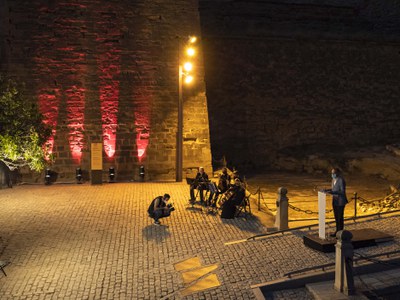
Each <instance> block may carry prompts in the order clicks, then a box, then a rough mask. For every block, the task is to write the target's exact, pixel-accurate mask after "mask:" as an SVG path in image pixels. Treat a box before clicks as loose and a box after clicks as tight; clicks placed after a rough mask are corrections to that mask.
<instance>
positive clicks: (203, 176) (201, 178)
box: [190, 167, 208, 204]
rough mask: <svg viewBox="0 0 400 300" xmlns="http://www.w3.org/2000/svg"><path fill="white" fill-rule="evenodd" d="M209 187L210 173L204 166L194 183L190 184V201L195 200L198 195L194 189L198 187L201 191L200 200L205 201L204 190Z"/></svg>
mask: <svg viewBox="0 0 400 300" xmlns="http://www.w3.org/2000/svg"><path fill="white" fill-rule="evenodd" d="M207 187H208V175H207V173H206V172H204V168H203V167H200V168H199V172H198V173H197V175H196V178H195V179H194V181H193V183H192V184H191V185H190V202H192V203H193V202H195V201H196V197H195V196H194V190H195V189H198V190H199V193H200V202H201V204H203V203H204V193H203V191H204V190H206V189H207Z"/></svg>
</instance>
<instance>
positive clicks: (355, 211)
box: [354, 192, 357, 220]
mask: <svg viewBox="0 0 400 300" xmlns="http://www.w3.org/2000/svg"><path fill="white" fill-rule="evenodd" d="M356 218H357V192H355V193H354V220H355V219H356Z"/></svg>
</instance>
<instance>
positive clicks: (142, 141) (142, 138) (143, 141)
mask: <svg viewBox="0 0 400 300" xmlns="http://www.w3.org/2000/svg"><path fill="white" fill-rule="evenodd" d="M148 145H149V134H148V131H146V132H145V133H142V132H139V133H138V134H137V135H136V147H137V152H138V159H139V162H141V161H142V159H143V158H144V157H145V154H146V149H147V146H148Z"/></svg>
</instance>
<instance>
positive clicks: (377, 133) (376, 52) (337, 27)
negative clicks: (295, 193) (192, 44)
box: [200, 0, 400, 170]
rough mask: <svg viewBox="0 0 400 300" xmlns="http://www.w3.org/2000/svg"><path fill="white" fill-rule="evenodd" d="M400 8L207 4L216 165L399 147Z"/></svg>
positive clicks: (203, 5)
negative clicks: (389, 145)
mask: <svg viewBox="0 0 400 300" xmlns="http://www.w3.org/2000/svg"><path fill="white" fill-rule="evenodd" d="M399 16H400V7H399V4H398V3H397V2H396V1H384V3H383V2H382V1H356V0H354V1H340V0H336V1H333V0H332V1H328V0H325V1H311V0H309V1H306V0H303V1H301V0H299V1H289V0H285V1H279V3H278V2H277V1H200V17H201V24H202V33H203V39H204V57H205V70H206V84H207V98H208V105H209V115H210V131H211V141H212V151H213V156H214V157H216V158H218V157H222V156H226V158H227V160H228V163H229V164H230V165H233V166H236V167H239V168H242V169H247V170H254V169H256V168H262V169H266V168H280V166H279V158H280V157H282V156H285V155H292V156H296V155H298V156H300V158H301V156H302V155H307V152H312V151H319V153H321V152H322V153H323V152H324V151H325V152H327V151H337V152H343V151H347V150H348V149H351V148H357V147H364V146H370V145H377V144H385V143H391V142H398V141H399V139H400V126H399V125H400V121H399V120H400V119H399V118H398V115H399V113H400V106H399V103H400V102H399V99H400V85H399V84H398V82H399V81H400V52H399V49H400V36H399V32H400V18H399Z"/></svg>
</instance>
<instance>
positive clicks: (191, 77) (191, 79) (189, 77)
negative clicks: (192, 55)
mask: <svg viewBox="0 0 400 300" xmlns="http://www.w3.org/2000/svg"><path fill="white" fill-rule="evenodd" d="M192 81H193V76H191V75H188V76H186V77H185V83H186V84H189V83H191V82H192Z"/></svg>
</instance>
